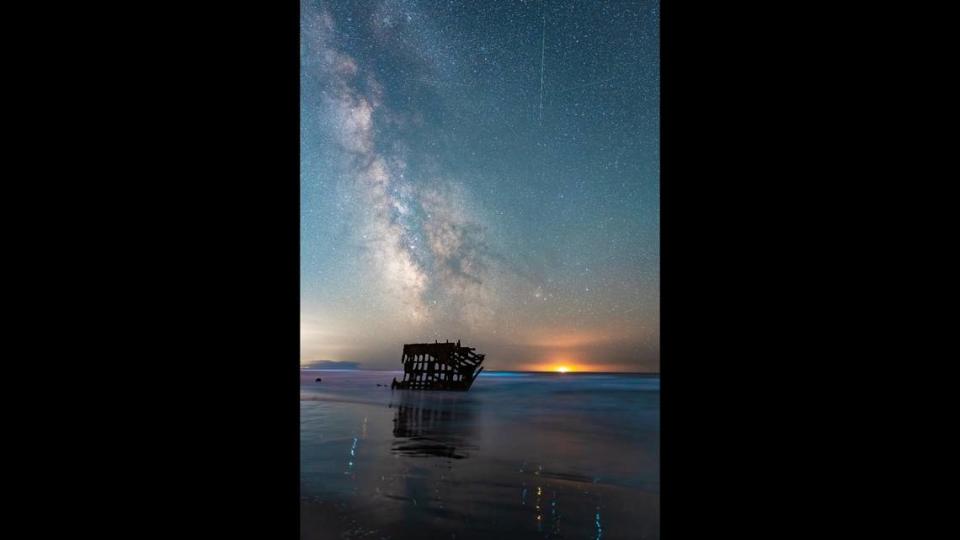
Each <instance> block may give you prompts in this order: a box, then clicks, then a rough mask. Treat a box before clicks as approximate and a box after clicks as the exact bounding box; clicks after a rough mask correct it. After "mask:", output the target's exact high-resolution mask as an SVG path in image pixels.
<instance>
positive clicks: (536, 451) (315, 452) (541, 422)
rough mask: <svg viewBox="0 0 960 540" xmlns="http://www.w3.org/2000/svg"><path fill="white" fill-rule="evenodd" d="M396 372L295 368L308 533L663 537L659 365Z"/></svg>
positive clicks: (304, 516) (332, 535)
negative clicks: (422, 376) (636, 369)
mask: <svg viewBox="0 0 960 540" xmlns="http://www.w3.org/2000/svg"><path fill="white" fill-rule="evenodd" d="M400 376H401V373H400V372H399V371H397V372H386V371H330V370H304V371H302V372H301V383H300V492H301V496H300V498H301V537H302V538H305V539H314V538H372V539H381V538H390V539H400V538H451V539H457V538H459V539H467V538H500V539H505V538H594V539H598V540H599V539H603V538H607V539H615V538H659V535H660V509H659V502H660V457H659V456H660V454H659V449H660V379H659V377H658V376H650V375H636V374H577V373H567V374H535V373H506V372H486V371H484V372H483V373H481V375H480V377H479V378H478V379H477V380H476V382H475V383H474V385H473V388H472V389H471V390H470V391H469V392H466V393H463V392H423V391H411V390H391V389H390V387H389V385H390V381H391V380H392V379H393V378H394V377H397V378H398V379H399V378H400ZM317 377H321V378H322V382H319V383H318V382H315V379H316V378H317ZM377 384H381V385H384V386H379V387H378V386H377Z"/></svg>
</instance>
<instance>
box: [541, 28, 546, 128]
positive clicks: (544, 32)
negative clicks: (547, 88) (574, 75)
mask: <svg viewBox="0 0 960 540" xmlns="http://www.w3.org/2000/svg"><path fill="white" fill-rule="evenodd" d="M546 39H547V14H546V13H544V14H543V27H542V28H541V31H540V126H541V127H542V126H543V53H544V50H545V47H546V43H547V41H546Z"/></svg>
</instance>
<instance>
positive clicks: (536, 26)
mask: <svg viewBox="0 0 960 540" xmlns="http://www.w3.org/2000/svg"><path fill="white" fill-rule="evenodd" d="M300 33H301V35H300V41H301V44H300V66H301V67H300V77H301V79H300V87H301V98H300V99H301V102H300V129H301V137H300V139H301V147H300V175H301V247H300V249H301V286H300V289H301V301H300V304H301V313H300V319H301V323H300V324H301V328H300V333H301V363H307V362H309V361H314V360H340V361H351V362H359V363H360V364H361V365H362V366H363V367H364V368H369V369H397V368H398V367H399V364H400V357H401V350H402V345H403V343H413V342H426V341H430V342H432V341H434V340H439V341H441V342H442V341H444V340H447V339H449V340H451V341H456V340H457V339H460V340H462V342H463V344H464V345H469V346H472V347H477V349H478V351H479V352H483V353H486V355H487V358H486V360H485V362H484V365H485V366H486V369H488V370H498V369H502V370H538V369H543V370H550V369H553V368H554V367H555V366H557V365H561V364H563V365H567V366H570V367H572V368H574V369H576V370H594V371H640V372H651V371H654V372H659V370H660V160H659V143H660V138H659V132H660V118H659V110H660V61H659V51H660V47H659V2H656V1H652V2H650V1H601V0H580V1H573V0H547V1H539V0H538V1H534V0H527V1H523V0H490V1H483V2H477V1H472V0H463V1H460V0H451V1H441V0H429V1H428V0H421V1H413V0H369V1H349V0H339V1H335V2H329V1H318V0H302V2H301V29H300Z"/></svg>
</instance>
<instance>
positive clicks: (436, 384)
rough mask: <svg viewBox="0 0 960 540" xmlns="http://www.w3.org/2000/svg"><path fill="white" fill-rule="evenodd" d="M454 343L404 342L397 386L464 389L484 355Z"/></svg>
mask: <svg viewBox="0 0 960 540" xmlns="http://www.w3.org/2000/svg"><path fill="white" fill-rule="evenodd" d="M474 350H475V349H474V348H472V347H461V346H460V342H459V341H457V342H456V343H449V342H448V343H410V344H407V345H404V346H403V357H402V358H401V360H400V361H401V362H402V363H403V379H402V380H400V381H398V380H396V379H394V380H393V384H391V388H397V389H400V390H459V391H467V390H469V389H470V387H471V386H472V385H473V381H475V380H476V379H477V376H478V375H480V372H481V371H483V367H481V366H480V364H481V363H482V362H483V358H484V355H482V354H478V353H476V352H474Z"/></svg>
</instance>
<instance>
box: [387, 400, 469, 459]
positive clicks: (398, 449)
mask: <svg viewBox="0 0 960 540" xmlns="http://www.w3.org/2000/svg"><path fill="white" fill-rule="evenodd" d="M398 394H400V395H399V396H397V397H396V398H395V401H394V402H393V403H391V404H390V407H392V408H393V409H394V410H395V412H394V417H393V436H394V441H393V445H392V448H391V452H392V453H394V454H400V455H405V456H411V457H443V458H449V459H463V458H466V457H469V452H470V450H472V449H474V448H476V444H475V443H476V433H477V429H476V414H475V411H474V408H473V405H474V404H473V402H472V400H470V399H469V398H466V397H465V396H462V395H455V396H444V395H439V394H438V393H431V394H430V395H429V396H428V395H425V394H424V393H422V392H415V393H410V392H408V391H402V392H398Z"/></svg>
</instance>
